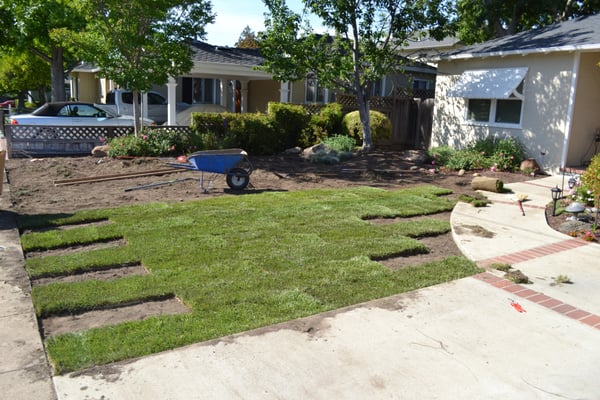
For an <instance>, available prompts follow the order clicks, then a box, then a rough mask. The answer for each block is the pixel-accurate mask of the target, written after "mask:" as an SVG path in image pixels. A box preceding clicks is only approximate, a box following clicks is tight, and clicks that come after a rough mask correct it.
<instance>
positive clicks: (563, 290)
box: [0, 176, 600, 400]
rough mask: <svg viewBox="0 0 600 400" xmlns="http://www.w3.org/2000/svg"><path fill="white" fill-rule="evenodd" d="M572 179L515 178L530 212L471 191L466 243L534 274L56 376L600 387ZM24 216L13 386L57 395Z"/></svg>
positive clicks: (85, 383) (591, 297) (491, 277)
mask: <svg viewBox="0 0 600 400" xmlns="http://www.w3.org/2000/svg"><path fill="white" fill-rule="evenodd" d="M561 178H562V177H560V176H559V177H549V178H546V179H542V180H536V181H532V182H527V183H519V184H510V185H507V186H508V187H509V188H511V189H513V191H514V193H523V194H527V195H528V199H529V200H528V201H527V202H525V203H524V206H525V207H524V208H525V216H523V215H521V212H520V210H519V209H518V207H517V205H516V203H515V202H514V201H513V200H512V198H513V196H514V194H496V193H488V192H486V193H485V194H486V196H488V198H490V199H491V200H492V201H493V203H492V204H491V205H489V206H488V207H485V208H474V207H471V206H470V205H467V204H462V203H461V204H459V205H458V206H457V207H456V208H455V209H454V211H453V213H452V217H451V223H452V227H453V235H454V237H455V240H456V242H457V244H458V245H459V247H460V249H461V250H462V251H463V252H464V254H465V255H467V256H468V257H469V258H471V259H473V260H475V261H476V262H478V264H479V265H482V266H485V265H489V264H490V263H492V262H508V263H510V264H511V265H512V266H513V267H514V268H515V269H520V270H521V271H522V272H523V273H525V274H526V275H528V276H529V278H530V279H531V280H532V281H533V283H532V284H530V285H515V284H513V283H512V282H509V281H507V280H504V279H502V273H500V272H497V271H493V270H489V271H486V272H483V273H481V274H478V275H476V276H474V277H469V278H464V279H460V280H457V281H452V282H448V283H445V284H441V285H436V286H432V287H428V288H425V289H421V290H417V291H414V292H411V293H405V294H401V295H397V296H393V297H390V298H386V299H381V300H376V301H372V302H369V303H365V304H360V305H357V306H353V307H349V308H346V309H342V310H336V311H333V312H329V313H324V314H320V315H315V316H312V317H309V318H304V319H300V320H297V321H294V324H293V328H290V327H289V325H285V326H273V327H268V328H265V329H259V330H256V331H251V332H245V333H242V334H238V335H233V336H229V337H226V338H221V339H218V340H214V341H210V342H206V343H198V344H195V345H191V346H187V347H185V348H179V349H175V350H172V351H167V352H163V353H159V354H154V355H151V356H148V357H144V358H140V359H136V360H128V361H125V362H120V363H115V364H112V365H108V366H103V367H98V368H95V369H91V370H88V371H84V372H79V373H76V374H68V375H64V376H56V377H54V378H53V383H54V385H55V387H56V391H57V396H58V398H59V399H60V400H70V399H105V400H108V399H110V400H120V399H123V400H136V399H144V400H145V399H171V400H177V399H186V400H187V399H244V400H248V399H257V400H259V399H261V400H262V399H433V398H436V399H452V400H453V399H473V400H475V399H478V400H479V399H502V400H504V399H511V400H512V399H527V400H529V399H555V398H569V399H575V398H576V399H596V398H598V396H597V395H598V393H600V380H599V379H598V374H599V373H600V366H599V365H598V360H600V346H598V345H597V343H598V341H599V340H600V317H599V315H600V295H598V294H597V293H600V268H599V267H598V266H597V265H598V262H597V260H598V259H599V258H600V245H598V244H588V243H587V242H583V241H581V240H576V239H572V238H570V237H568V236H566V235H562V234H560V233H557V232H555V231H553V230H552V229H550V228H548V226H547V224H546V222H545V217H544V214H543V213H544V210H543V208H544V206H545V204H546V203H548V202H549V201H550V188H551V187H553V186H555V185H556V184H557V183H558V185H559V187H560V179H561ZM5 190H6V189H5ZM0 208H2V209H4V207H3V204H2V203H0ZM11 218H12V216H11V215H10V214H9V213H7V212H3V213H2V214H0V221H1V223H2V226H1V227H0V246H3V248H4V249H5V250H4V251H3V252H1V253H0V255H1V257H2V269H1V273H2V279H1V280H0V282H2V285H0V300H1V303H0V313H1V314H0V318H2V319H3V320H4V321H2V328H0V329H1V331H0V332H2V334H1V335H2V337H1V345H2V347H3V348H2V354H3V356H4V357H3V360H2V361H0V388H1V390H2V392H3V396H4V395H5V394H6V397H7V398H11V399H43V400H45V399H48V400H52V399H53V398H54V397H53V396H54V393H53V392H52V381H51V380H50V377H49V373H48V368H47V363H46V360H45V358H44V353H43V349H42V344H41V340H40V338H39V333H38V332H37V325H36V321H35V317H34V316H33V309H32V306H31V302H30V299H29V290H30V289H29V283H28V281H27V278H26V276H25V273H24V271H23V268H22V263H23V261H22V253H20V247H19V246H18V234H17V232H16V230H14V229H10V227H9V224H11V223H13V222H14V221H12V219H11ZM482 231H486V232H488V233H490V234H492V237H485V236H484V235H481V234H480V233H481V232H482ZM5 253H7V254H8V253H10V254H12V255H13V257H14V258H10V259H9V258H6V256H7V254H5ZM8 264H15V268H14V269H13V268H12V267H10V268H7V266H8ZM9 271H10V274H9ZM558 275H567V276H568V277H569V278H570V279H571V280H572V281H573V284H572V285H564V284H563V285H553V283H554V279H553V277H556V276H558ZM511 300H512V301H514V302H515V303H518V304H519V306H520V307H521V311H523V312H519V309H517V308H516V307H514V306H513V305H511ZM10 324H13V325H10ZM9 325H10V326H11V327H10V328H9ZM21 330H22V331H21ZM11 333H12V335H11V336H10V337H7V335H9V334H11ZM15 334H16V335H15ZM25 350H27V353H28V354H26V353H25ZM11 360H13V361H11ZM17 361H18V362H17ZM13 364H14V365H13Z"/></svg>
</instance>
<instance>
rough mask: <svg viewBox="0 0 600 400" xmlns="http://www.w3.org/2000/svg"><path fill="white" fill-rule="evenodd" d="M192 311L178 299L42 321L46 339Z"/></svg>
mask: <svg viewBox="0 0 600 400" xmlns="http://www.w3.org/2000/svg"><path fill="white" fill-rule="evenodd" d="M188 312H190V309H189V308H187V307H186V306H185V305H183V304H182V303H181V301H179V299H177V298H172V299H167V300H162V301H148V302H144V303H140V304H134V305H129V306H124V307H118V308H110V309H107V310H94V311H88V312H84V313H81V314H77V315H67V316H58V317H49V318H44V319H43V320H42V326H43V332H44V337H49V336H56V335H60V334H63V333H69V332H81V331H84V330H88V329H91V328H97V327H100V326H107V325H116V324H118V323H121V322H126V321H141V320H144V319H147V318H150V317H154V316H158V315H173V314H184V313H188Z"/></svg>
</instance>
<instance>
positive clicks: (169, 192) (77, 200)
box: [6, 150, 532, 335]
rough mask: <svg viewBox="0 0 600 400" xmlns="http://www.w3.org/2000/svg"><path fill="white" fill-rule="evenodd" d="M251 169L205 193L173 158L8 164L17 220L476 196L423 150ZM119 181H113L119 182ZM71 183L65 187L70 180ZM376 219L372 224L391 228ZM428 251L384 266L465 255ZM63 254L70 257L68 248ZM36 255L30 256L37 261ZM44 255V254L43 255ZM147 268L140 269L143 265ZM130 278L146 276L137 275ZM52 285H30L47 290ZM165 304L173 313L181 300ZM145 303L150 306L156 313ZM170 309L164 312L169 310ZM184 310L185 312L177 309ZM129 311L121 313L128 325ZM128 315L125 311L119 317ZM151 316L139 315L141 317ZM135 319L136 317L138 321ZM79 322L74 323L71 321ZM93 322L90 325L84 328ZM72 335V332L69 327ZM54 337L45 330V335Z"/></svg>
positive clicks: (261, 163)
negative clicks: (298, 198) (269, 194)
mask: <svg viewBox="0 0 600 400" xmlns="http://www.w3.org/2000/svg"><path fill="white" fill-rule="evenodd" d="M250 160H251V162H252V164H253V166H254V170H253V172H252V175H251V176H250V185H249V186H248V188H247V189H245V190H243V191H232V190H230V189H229V188H228V186H227V185H226V183H225V177H224V176H222V175H218V176H216V178H215V180H214V182H213V184H212V186H211V188H210V189H209V190H208V191H206V192H205V191H203V190H201V188H200V183H199V180H200V177H201V174H200V173H199V172H196V171H186V170H182V169H178V170H175V171H176V172H168V173H167V172H164V171H160V170H164V169H166V168H169V166H168V165H167V163H168V162H174V161H175V160H173V159H159V158H136V159H111V158H96V157H92V156H89V157H64V158H57V157H53V158H18V159H11V160H8V161H7V163H6V171H7V180H8V182H9V185H10V199H11V211H14V212H16V213H18V214H32V215H35V214H55V213H70V212H74V211H77V210H81V209H90V208H103V207H116V206H122V205H129V204H140V203H147V202H154V201H163V202H180V201H188V200H202V199H208V198H214V197H218V196H245V195H249V194H252V193H260V192H265V191H294V190H305V189H311V188H348V187H355V186H365V185H366V186H373V187H380V188H385V189H388V190H396V189H402V188H407V187H411V186H415V185H422V184H432V185H437V186H440V187H444V188H448V189H450V190H452V192H453V194H452V195H451V196H452V197H458V196H459V195H461V194H467V195H471V196H476V192H475V191H474V190H472V189H471V181H472V178H473V173H472V172H467V173H465V174H463V175H460V174H459V173H457V172H447V173H439V172H436V173H433V172H432V170H431V168H432V165H431V164H430V163H428V161H427V160H426V157H425V156H424V153H423V152H418V151H405V152H400V151H385V150H375V151H372V152H371V153H369V154H366V155H360V156H357V157H355V158H353V159H351V160H348V161H345V162H341V163H339V164H335V165H325V164H315V163H311V162H308V161H306V160H305V159H303V158H302V157H301V156H300V155H297V154H282V155H276V156H270V157H251V158H250ZM139 172H149V173H150V175H148V176H143V177H124V175H127V174H132V173H139ZM478 173H479V174H480V175H483V176H490V177H494V178H496V179H499V180H501V181H502V182H504V183H505V184H507V183H512V182H519V181H525V180H531V179H532V177H531V176H529V175H525V174H521V173H506V172H491V171H478ZM115 175H116V178H118V179H113V178H115ZM79 178H92V180H93V181H92V182H87V183H73V180H74V179H75V180H76V179H79ZM208 180H209V174H206V173H205V174H204V184H205V185H208ZM65 181H66V182H65ZM436 217H438V218H443V219H446V220H449V218H450V213H440V214H438V215H437V216H436ZM386 222H389V221H385V220H374V221H373V223H386ZM422 240H423V241H424V243H425V245H426V246H427V248H428V249H429V252H428V253H427V254H419V255H414V256H410V257H398V258H391V259H388V260H381V261H380V262H382V263H383V264H384V265H386V266H387V267H388V268H391V269H398V268H403V267H406V266H408V265H417V264H421V263H424V262H428V261H433V260H439V259H443V258H446V257H448V256H452V255H460V254H461V253H460V251H459V250H458V248H457V246H456V244H455V243H454V240H453V239H452V235H451V234H450V233H448V234H444V235H439V236H435V237H428V238H423V239H422ZM61 251H70V250H69V249H63V250H61ZM32 256H33V255H32ZM38 256H39V255H38ZM138 268H143V266H138ZM130 273H132V270H131V266H128V268H124V269H123V270H122V271H117V270H115V271H98V272H95V273H88V275H86V276H85V277H75V278H73V277H62V278H59V279H63V280H64V279H66V280H73V279H116V278H119V277H120V276H125V275H127V274H130ZM133 273H143V270H141V269H137V270H135V271H133ZM45 283H48V282H47V281H39V282H33V284H34V285H36V284H45ZM172 300H173V299H168V301H170V302H171V303H172V304H173V305H174V306H175V308H177V307H178V304H177V301H172ZM151 306H152V305H151V304H148V307H151ZM155 306H156V313H163V312H167V313H168V312H172V310H171V311H169V310H166V309H168V304H167V305H165V304H158V305H157V304H155ZM165 310H166V311H165ZM102 312H103V313H104V314H102V315H100V316H98V317H94V316H93V315H92V316H90V315H86V318H79V317H78V316H71V323H73V324H74V325H77V326H78V329H81V328H82V326H87V325H88V324H89V326H90V327H91V326H97V324H98V320H99V319H101V320H102V323H103V324H106V323H117V322H119V321H120V319H119V316H118V315H117V313H115V315H114V316H107V315H106V310H104V311H102ZM179 312H182V310H179ZM132 313H133V314H135V315H138V314H136V313H138V311H137V310H136V309H134V310H133V311H132V312H131V313H124V314H125V315H127V319H131V318H132ZM122 314H123V313H122ZM145 315H146V314H144V315H141V314H139V315H138V317H136V318H142V317H144V316H145ZM134 319H135V318H134ZM73 321H74V322H73ZM85 321H90V322H85ZM67 323H68V322H67V321H66V320H56V321H55V320H52V321H48V322H45V324H47V329H48V330H51V331H54V332H63V330H64V329H63V328H61V326H62V325H65V324H67ZM67 330H68V328H67ZM48 333H49V332H46V335H48Z"/></svg>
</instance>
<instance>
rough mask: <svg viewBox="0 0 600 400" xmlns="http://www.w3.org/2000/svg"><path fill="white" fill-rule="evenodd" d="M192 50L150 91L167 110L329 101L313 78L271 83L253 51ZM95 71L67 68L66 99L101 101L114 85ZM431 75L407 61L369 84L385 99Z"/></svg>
mask: <svg viewBox="0 0 600 400" xmlns="http://www.w3.org/2000/svg"><path fill="white" fill-rule="evenodd" d="M192 46H193V50H194V56H193V61H194V66H193V68H192V70H191V71H190V72H189V73H187V74H186V75H185V76H180V77H177V78H174V79H171V80H170V82H169V83H167V84H166V85H164V86H157V87H155V88H154V89H153V90H155V91H158V92H160V93H162V94H163V95H164V96H165V97H166V98H168V101H169V104H170V105H172V106H173V107H175V104H176V103H178V102H184V103H188V104H218V105H221V106H222V107H224V108H225V109H226V110H228V111H232V112H257V111H260V112H264V111H266V109H267V105H268V103H269V102H271V101H278V102H283V103H294V104H324V103H328V102H331V101H333V100H334V98H335V96H334V94H335V93H334V91H332V90H328V89H327V88H325V87H323V86H322V85H320V84H319V81H318V77H315V76H308V77H307V79H305V80H304V81H298V82H277V81H274V80H273V78H272V75H270V74H268V73H266V72H264V71H261V70H258V69H257V68H256V67H257V66H260V65H261V64H262V63H263V58H262V56H261V55H260V51H259V50H257V49H239V48H233V47H222V46H212V45H210V44H207V43H203V42H194V43H193V44H192ZM99 72H100V71H99V69H98V68H97V67H95V66H93V65H89V64H87V63H82V64H81V65H79V66H77V67H76V68H74V69H73V70H71V71H70V74H69V75H70V77H71V93H72V96H73V97H74V98H77V99H78V100H81V101H90V102H95V103H103V102H104V100H105V98H106V93H108V92H109V91H110V90H112V89H114V88H115V86H114V84H113V82H111V81H109V80H106V79H103V78H99V77H98V73H99ZM435 72H436V71H435V68H433V67H431V66H429V65H426V64H423V63H418V62H407V63H406V65H405V66H404V73H403V74H394V75H391V74H390V75H389V76H386V77H383V78H382V79H381V80H379V81H378V82H375V84H374V85H373V93H372V94H373V95H374V96H386V95H389V94H391V92H392V91H393V89H394V88H404V87H411V88H414V89H433V87H434V86H435ZM173 114H174V113H173ZM170 123H172V122H170Z"/></svg>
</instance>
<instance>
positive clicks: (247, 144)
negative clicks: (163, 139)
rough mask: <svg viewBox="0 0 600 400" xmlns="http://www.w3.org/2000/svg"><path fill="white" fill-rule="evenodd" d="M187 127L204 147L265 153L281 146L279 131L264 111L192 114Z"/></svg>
mask: <svg viewBox="0 0 600 400" xmlns="http://www.w3.org/2000/svg"><path fill="white" fill-rule="evenodd" d="M190 127H191V129H192V130H193V132H194V134H195V135H196V136H198V137H199V138H200V139H199V141H200V142H201V143H202V149H203V150H211V149H225V148H238V147H239V148H242V149H244V150H246V151H247V152H248V153H250V154H261V155H265V154H274V153H276V152H279V151H281V150H283V148H284V147H283V144H282V141H281V140H280V137H279V136H278V134H279V131H277V130H275V129H274V127H273V123H272V119H271V118H270V117H269V116H268V115H265V114H237V113H220V114H219V113H194V114H192V123H191V125H190Z"/></svg>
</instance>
